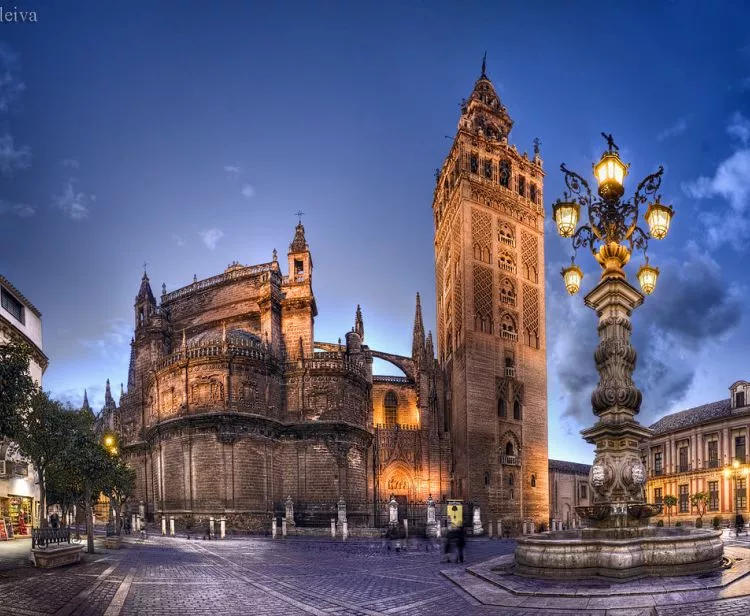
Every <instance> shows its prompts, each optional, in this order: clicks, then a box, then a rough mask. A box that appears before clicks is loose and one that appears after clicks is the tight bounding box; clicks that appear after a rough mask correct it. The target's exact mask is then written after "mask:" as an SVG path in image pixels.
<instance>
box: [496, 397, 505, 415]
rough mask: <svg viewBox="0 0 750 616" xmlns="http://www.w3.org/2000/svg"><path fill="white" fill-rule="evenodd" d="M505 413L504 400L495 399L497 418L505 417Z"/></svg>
mask: <svg viewBox="0 0 750 616" xmlns="http://www.w3.org/2000/svg"><path fill="white" fill-rule="evenodd" d="M506 414H507V411H506V409H505V398H498V399H497V415H498V417H505V415H506Z"/></svg>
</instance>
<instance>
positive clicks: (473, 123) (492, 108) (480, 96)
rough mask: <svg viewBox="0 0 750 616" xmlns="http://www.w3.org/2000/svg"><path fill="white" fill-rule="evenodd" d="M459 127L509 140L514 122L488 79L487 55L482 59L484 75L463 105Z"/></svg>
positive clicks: (492, 138) (493, 137) (485, 135)
mask: <svg viewBox="0 0 750 616" xmlns="http://www.w3.org/2000/svg"><path fill="white" fill-rule="evenodd" d="M459 127H460V128H463V129H464V130H469V131H470V132H472V133H474V134H476V135H479V136H482V137H485V138H488V139H490V140H499V141H502V140H503V139H504V138H507V137H508V135H509V133H510V130H511V128H513V120H511V118H510V116H509V115H508V110H507V109H506V108H505V107H504V106H503V104H502V103H501V102H500V97H499V96H498V94H497V92H496V91H495V86H493V85H492V81H490V78H489V77H487V53H486V52H485V54H484V57H483V59H482V74H481V75H480V76H479V79H477V80H476V83H475V84H474V89H473V90H472V92H471V94H470V95H469V98H467V99H466V100H464V101H463V102H462V103H461V120H460V121H459Z"/></svg>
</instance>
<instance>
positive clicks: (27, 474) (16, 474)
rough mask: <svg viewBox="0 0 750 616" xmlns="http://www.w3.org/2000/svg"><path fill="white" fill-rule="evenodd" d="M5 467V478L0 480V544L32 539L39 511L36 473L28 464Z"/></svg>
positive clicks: (10, 463) (11, 463) (14, 464)
mask: <svg viewBox="0 0 750 616" xmlns="http://www.w3.org/2000/svg"><path fill="white" fill-rule="evenodd" d="M5 463H6V464H5V466H6V469H5V470H6V473H5V474H4V475H5V476H0V541H3V540H9V539H17V538H23V537H30V536H31V528H32V526H33V520H34V519H36V518H35V516H36V514H37V513H38V512H37V509H38V507H39V498H38V497H39V487H38V486H37V485H36V474H35V473H34V472H33V469H32V468H31V467H30V466H29V465H27V464H26V463H23V464H20V463H13V462H10V461H8V460H6V461H5ZM11 465H12V466H11ZM8 466H11V468H7V467H8ZM8 471H10V472H8Z"/></svg>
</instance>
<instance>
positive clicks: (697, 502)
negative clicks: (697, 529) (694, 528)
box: [690, 492, 709, 524]
mask: <svg viewBox="0 0 750 616" xmlns="http://www.w3.org/2000/svg"><path fill="white" fill-rule="evenodd" d="M708 499H709V495H708V492H696V493H695V494H693V495H692V496H691V497H690V504H691V505H692V506H693V507H695V508H696V510H697V511H698V519H699V520H700V521H701V524H703V516H704V515H705V513H706V506H707V505H708Z"/></svg>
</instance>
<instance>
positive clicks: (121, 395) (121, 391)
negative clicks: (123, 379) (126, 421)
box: [120, 383, 125, 406]
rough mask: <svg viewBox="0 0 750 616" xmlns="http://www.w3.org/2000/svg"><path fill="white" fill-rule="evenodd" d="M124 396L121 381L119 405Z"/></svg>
mask: <svg viewBox="0 0 750 616" xmlns="http://www.w3.org/2000/svg"><path fill="white" fill-rule="evenodd" d="M124 396H125V388H124V387H123V386H122V383H120V406H122V399H123V397H124Z"/></svg>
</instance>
